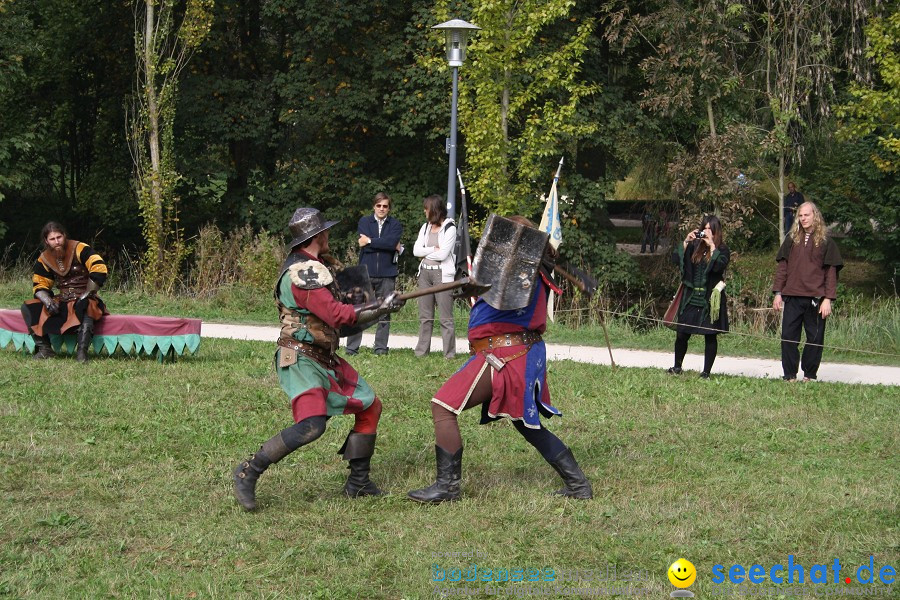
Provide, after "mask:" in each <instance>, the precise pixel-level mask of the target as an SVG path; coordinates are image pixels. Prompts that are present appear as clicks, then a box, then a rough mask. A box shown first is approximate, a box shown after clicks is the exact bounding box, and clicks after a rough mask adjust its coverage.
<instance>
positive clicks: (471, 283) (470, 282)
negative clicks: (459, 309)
mask: <svg viewBox="0 0 900 600" xmlns="http://www.w3.org/2000/svg"><path fill="white" fill-rule="evenodd" d="M456 289H458V290H459V292H457V294H458V295H459V296H480V295H482V294H483V293H485V292H486V291H488V290H489V289H491V284H489V283H479V282H477V281H475V280H474V279H472V278H471V277H463V278H462V279H457V280H456V281H448V282H447V283H439V284H437V285H433V286H431V287H427V288H422V289H420V290H413V291H412V292H406V293H405V294H399V295H398V296H397V297H396V298H395V299H396V300H412V299H413V298H418V297H419V296H427V295H428V294H437V293H438V292H446V291H447V290H456Z"/></svg>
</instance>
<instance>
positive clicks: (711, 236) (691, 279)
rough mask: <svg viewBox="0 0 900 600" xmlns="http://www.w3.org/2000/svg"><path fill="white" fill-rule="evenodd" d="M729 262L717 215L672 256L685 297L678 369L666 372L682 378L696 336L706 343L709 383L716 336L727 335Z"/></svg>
mask: <svg viewBox="0 0 900 600" xmlns="http://www.w3.org/2000/svg"><path fill="white" fill-rule="evenodd" d="M730 258H731V252H730V251H729V250H728V246H726V245H725V243H724V242H723V241H722V224H721V223H720V222H719V218H718V217H716V216H714V215H708V216H706V217H703V221H702V222H701V223H700V229H697V230H695V231H691V232H690V233H689V234H688V235H687V237H686V238H685V239H684V242H683V243H682V244H681V246H678V247H677V248H676V250H675V252H674V253H673V254H672V260H673V261H674V262H675V263H676V264H678V266H679V267H680V268H681V283H682V284H683V285H684V293H683V294H682V296H681V303H680V304H679V306H678V322H677V327H676V329H675V331H676V332H677V335H676V337H675V366H674V367H671V368H670V369H669V370H668V371H667V372H668V373H669V374H671V375H680V374H681V364H682V362H683V361H684V355H685V354H687V347H688V340H689V339H690V338H691V336H692V335H694V334H697V335H702V336H704V339H705V340H706V347H705V350H704V357H703V371H702V372H701V373H700V377H702V378H704V379H709V373H710V371H712V366H713V362H715V360H716V353H717V351H718V346H719V344H718V338H717V336H718V334H720V333H726V332H727V331H728V312H727V310H726V308H725V305H726V302H725V282H724V281H723V279H724V277H725V268H726V267H727V266H728V261H729V259H730Z"/></svg>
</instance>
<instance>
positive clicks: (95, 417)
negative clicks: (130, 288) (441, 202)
mask: <svg viewBox="0 0 900 600" xmlns="http://www.w3.org/2000/svg"><path fill="white" fill-rule="evenodd" d="M272 353H273V347H272V346H271V345H270V344H266V343H255V342H239V341H230V340H204V341H203V344H202V346H201V348H200V351H199V353H198V354H197V355H196V356H193V357H184V358H181V359H179V360H178V361H177V362H176V363H174V364H159V363H157V362H156V361H155V360H152V359H148V358H143V359H135V358H129V357H123V356H118V355H117V356H114V357H112V358H105V357H104V358H99V359H94V360H92V361H91V362H89V363H88V364H87V365H85V366H80V365H78V364H76V363H75V361H73V360H71V359H70V358H69V359H66V358H60V359H56V360H53V361H45V362H39V361H34V360H32V359H30V358H28V357H26V356H24V355H23V354H20V353H14V352H12V351H8V350H6V351H3V352H0V390H3V392H2V396H0V452H2V462H0V490H2V500H0V502H2V505H3V509H2V511H0V518H2V528H0V596H8V597H16V598H72V597H75V598H100V597H111V598H280V597H286V598H386V599H387V598H390V599H395V598H410V599H412V598H428V597H433V596H432V592H433V582H432V568H433V565H434V564H439V565H440V566H441V567H442V568H447V569H450V568H455V567H459V568H462V569H463V570H465V569H467V568H468V567H469V566H470V564H472V563H477V564H478V566H479V568H481V569H483V568H486V567H487V568H493V569H499V568H509V569H515V568H529V567H535V568H546V567H552V568H554V569H556V570H557V571H561V570H564V569H571V568H582V569H601V568H605V566H606V565H607V564H614V565H616V566H617V568H618V570H619V572H620V573H621V572H623V571H642V572H645V573H647V574H649V577H650V581H649V583H648V584H647V587H649V589H650V590H651V595H650V596H649V597H655V598H662V597H665V595H666V594H668V593H669V591H671V590H672V587H671V585H669V583H668V581H667V580H666V577H665V571H666V569H667V567H668V565H669V564H671V563H672V562H673V561H674V560H675V559H677V558H679V557H681V556H684V557H685V558H687V559H689V560H691V561H692V562H693V563H694V564H695V565H696V567H697V569H698V571H699V572H700V576H699V577H698V581H697V583H695V584H694V585H693V586H692V590H693V591H694V592H695V593H696V594H697V595H698V597H700V598H704V597H709V596H710V595H711V593H712V591H713V589H714V586H713V585H712V584H711V583H710V571H711V568H712V565H714V564H724V565H726V567H727V566H728V565H730V564H732V563H741V564H744V565H751V564H762V565H772V564H775V563H782V562H783V561H785V560H786V559H787V555H788V554H793V555H794V557H795V560H796V561H798V562H801V563H802V564H805V565H812V564H815V563H826V562H828V563H830V562H832V561H833V559H834V558H838V559H840V561H841V564H843V565H845V567H846V566H848V565H849V566H852V568H853V569H855V567H856V566H858V565H860V564H862V563H864V562H867V561H868V557H869V556H870V555H874V557H875V564H876V565H879V566H880V565H884V564H891V565H893V566H894V567H898V566H900V564H898V563H900V546H898V544H897V540H898V534H900V529H898V521H897V514H898V501H900V489H898V479H897V473H898V469H900V459H898V444H900V428H898V423H897V418H896V416H897V406H898V403H900V389H898V388H889V387H880V386H854V385H843V384H827V383H817V384H809V385H803V384H794V385H788V384H785V383H783V382H780V381H770V380H753V379H745V378H736V377H726V376H721V377H716V378H715V379H713V380H711V381H708V382H701V381H698V380H696V379H694V378H690V379H688V378H672V377H667V376H665V375H664V374H662V373H661V372H659V371H658V370H648V369H618V370H611V369H609V368H604V367H597V366H590V365H581V364H576V363H572V362H567V361H566V362H555V363H552V364H551V365H550V385H551V387H552V390H553V396H554V401H555V403H556V404H557V405H558V406H559V407H560V408H561V410H562V411H563V412H564V414H565V416H564V417H563V418H562V419H552V420H551V421H549V425H550V428H551V429H552V430H553V431H554V432H556V433H557V434H558V435H559V436H560V437H561V438H562V439H563V441H564V442H565V443H567V444H568V445H570V446H571V447H572V448H573V450H574V452H575V455H576V457H578V459H579V461H580V462H581V465H582V466H583V468H584V470H585V472H586V474H587V475H588V476H589V477H590V478H591V479H592V480H593V483H594V491H595V499H594V500H593V501H590V502H579V501H573V500H564V499H560V498H556V497H553V496H551V495H549V494H548V492H549V491H551V490H553V489H556V488H557V487H558V486H559V480H558V478H557V476H556V475H555V473H554V472H553V471H552V469H551V468H550V467H549V466H548V465H546V464H545V463H544V462H543V461H542V460H541V458H540V456H539V455H538V454H537V453H536V452H535V451H534V450H533V449H532V448H531V447H530V446H528V445H527V444H526V443H525V442H524V441H523V440H522V439H521V438H520V437H519V436H518V434H516V433H515V431H514V430H513V429H512V428H511V427H510V426H509V425H508V423H498V424H494V425H490V426H479V425H477V420H478V415H477V414H474V413H476V412H477V411H467V412H466V413H464V414H463V415H462V416H461V418H460V422H461V429H462V435H463V439H464V441H465V444H466V450H465V453H464V465H463V492H464V499H463V500H462V501H461V502H459V503H456V504H453V505H442V506H435V507H433V506H420V505H417V504H415V503H412V502H408V501H406V500H405V499H404V495H405V492H406V491H407V490H409V489H413V488H417V487H421V486H423V485H426V484H428V483H430V482H431V481H432V479H433V468H434V459H433V433H432V428H431V420H430V410H429V403H428V400H429V398H430V396H431V394H432V393H433V391H434V390H435V389H437V387H438V386H439V385H440V384H441V382H443V381H444V379H445V378H446V377H447V376H449V375H450V374H451V373H452V372H453V371H454V370H455V369H456V368H457V367H458V366H459V364H460V361H445V360H443V359H442V358H440V357H438V356H429V357H427V358H424V359H416V358H414V357H413V355H412V353H411V352H410V351H395V352H392V353H391V355H390V356H388V357H376V356H374V355H373V354H371V353H370V352H368V351H364V352H363V353H361V354H360V355H359V356H357V357H355V358H354V359H353V363H354V364H355V365H356V366H357V368H358V369H359V370H360V372H361V373H362V374H363V376H364V377H366V378H367V379H368V380H369V382H370V383H371V384H372V385H373V387H374V388H375V389H376V390H377V392H378V394H379V396H380V397H381V398H382V400H383V402H384V413H383V416H382V420H381V426H380V431H379V440H378V451H377V452H376V454H375V457H374V459H373V479H375V480H376V481H377V482H378V483H379V484H380V485H381V486H382V487H384V488H386V489H387V490H389V491H390V492H391V495H390V496H388V497H386V498H367V499H360V500H353V501H351V500H347V499H344V498H342V497H341V496H340V495H339V492H340V489H341V486H342V485H343V482H344V480H345V477H346V473H347V471H346V469H345V464H344V463H343V462H342V461H340V459H339V457H338V456H337V455H336V451H337V449H338V448H339V446H340V444H341V443H342V442H343V439H344V437H345V435H346V433H347V431H348V430H349V428H350V427H351V425H352V418H350V417H338V418H334V419H332V420H331V421H330V423H329V430H328V431H327V432H326V433H325V435H324V436H323V437H322V438H321V439H319V440H318V441H316V442H315V443H314V444H312V445H311V446H309V447H305V448H302V449H300V450H299V451H297V452H295V453H294V454H292V455H290V456H289V457H287V458H286V459H285V460H284V461H282V462H281V463H279V464H278V465H276V466H274V467H273V468H272V469H270V471H268V472H267V473H266V474H265V475H264V476H263V478H262V479H261V480H260V484H259V487H258V492H259V494H258V497H259V501H260V505H261V509H260V510H259V511H258V512H257V513H255V514H247V513H244V512H242V511H241V510H240V509H239V508H238V506H237V503H236V501H235V500H234V498H233V497H232V495H231V484H230V479H229V477H230V471H231V469H232V468H233V466H234V465H235V463H236V462H237V461H238V460H239V459H241V458H244V457H245V456H247V455H248V454H249V453H250V452H252V451H254V450H255V449H256V448H257V447H258V445H259V444H260V443H261V442H262V441H263V440H265V439H266V438H268V437H269V436H271V435H272V434H274V433H275V432H276V431H278V430H280V429H281V428H282V427H284V426H287V425H289V424H290V410H289V407H288V403H287V399H286V398H285V397H284V396H283V394H282V392H281V390H280V389H279V387H278V384H277V382H276V380H275V377H274V374H273V370H272V364H271V362H272ZM56 382H64V383H62V384H59V383H56ZM443 552H478V553H479V554H480V558H478V559H472V560H470V559H464V558H458V559H452V558H450V559H448V558H436V556H437V555H436V554H435V553H443ZM895 585H896V584H895ZM449 587H451V588H453V587H458V586H453V585H451V586H449ZM505 589H507V590H508V591H511V592H512V591H522V592H524V591H527V589H528V587H527V584H518V585H516V586H513V585H512V584H508V585H507V587H506V588H505ZM813 593H814V590H812V589H810V590H809V593H808V594H807V595H805V596H801V597H807V598H813V597H815V596H814V595H813Z"/></svg>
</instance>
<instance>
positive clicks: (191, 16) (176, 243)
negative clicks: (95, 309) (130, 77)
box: [130, 0, 212, 291]
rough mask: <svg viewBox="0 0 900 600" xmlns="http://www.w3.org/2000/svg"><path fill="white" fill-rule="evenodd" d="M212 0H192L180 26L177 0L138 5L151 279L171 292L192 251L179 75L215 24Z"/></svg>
mask: <svg viewBox="0 0 900 600" xmlns="http://www.w3.org/2000/svg"><path fill="white" fill-rule="evenodd" d="M211 6H212V0H188V2H187V5H186V8H185V13H184V15H183V17H182V20H181V22H180V24H179V25H178V26H177V27H176V25H175V22H176V19H177V17H178V16H179V15H178V14H177V13H176V7H175V2H174V0H149V1H147V2H137V3H135V29H134V32H135V38H134V39H135V53H136V58H137V81H136V93H135V103H136V106H135V108H134V109H133V111H132V113H131V115H130V127H131V131H130V134H131V145H132V157H133V159H134V164H135V172H136V177H135V185H136V188H137V195H138V206H139V207H140V211H141V216H142V218H143V220H144V225H143V230H144V241H145V242H146V243H147V250H146V255H145V258H146V276H147V283H149V284H150V285H151V286H154V287H156V288H157V289H162V290H165V291H170V290H171V289H172V287H173V286H174V283H175V280H176V278H177V276H178V270H179V268H180V266H181V261H182V260H183V259H184V256H185V254H186V251H185V244H184V240H183V238H182V235H181V230H180V228H179V226H178V206H177V197H176V194H175V186H176V184H177V182H178V173H177V171H176V169H175V162H174V145H175V144H174V138H173V135H172V131H173V129H172V128H173V123H174V117H175V106H176V95H177V89H178V77H179V75H180V74H181V70H182V69H183V68H184V66H185V64H187V61H188V59H189V58H190V56H191V53H192V52H193V51H194V50H195V49H196V48H197V47H198V46H199V45H200V43H201V42H202V41H203V38H204V37H205V36H206V34H207V33H208V32H209V28H210V26H211V17H210V8H211Z"/></svg>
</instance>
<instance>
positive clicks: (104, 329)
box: [0, 309, 201, 361]
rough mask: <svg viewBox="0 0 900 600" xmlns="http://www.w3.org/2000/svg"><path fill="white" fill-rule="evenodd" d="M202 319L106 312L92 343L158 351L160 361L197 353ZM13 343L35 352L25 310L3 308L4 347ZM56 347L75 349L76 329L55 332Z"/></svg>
mask: <svg viewBox="0 0 900 600" xmlns="http://www.w3.org/2000/svg"><path fill="white" fill-rule="evenodd" d="M200 324H201V321H200V319H182V318H177V317H148V316H145V315H106V316H105V317H103V318H102V319H101V320H100V321H98V322H97V324H96V326H95V327H94V339H93V342H92V346H93V348H94V352H95V353H97V354H100V352H101V351H102V350H103V349H106V352H107V354H112V353H113V352H115V351H116V349H118V348H121V349H122V351H123V352H125V353H126V354H134V355H135V356H138V355H140V354H141V352H143V353H144V354H146V355H148V356H153V355H154V354H156V355H157V357H158V358H159V360H160V361H162V360H163V359H164V358H165V357H166V356H170V357H172V358H175V356H180V355H182V354H184V352H185V351H188V352H190V353H191V354H194V353H195V352H196V351H197V349H198V348H199V347H200ZM9 344H12V345H13V346H14V347H15V349H16V350H22V349H23V348H24V349H26V350H28V351H29V352H34V340H33V339H32V338H31V335H30V334H29V333H28V328H27V327H25V321H24V320H22V313H21V312H19V311H17V310H8V309H7V310H4V309H0V348H6V347H7V346H8V345H9ZM50 344H51V345H52V346H53V350H54V351H56V352H61V351H62V350H63V348H65V351H66V352H69V353H74V352H75V346H76V335H75V333H74V332H73V333H71V334H67V335H51V336H50Z"/></svg>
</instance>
